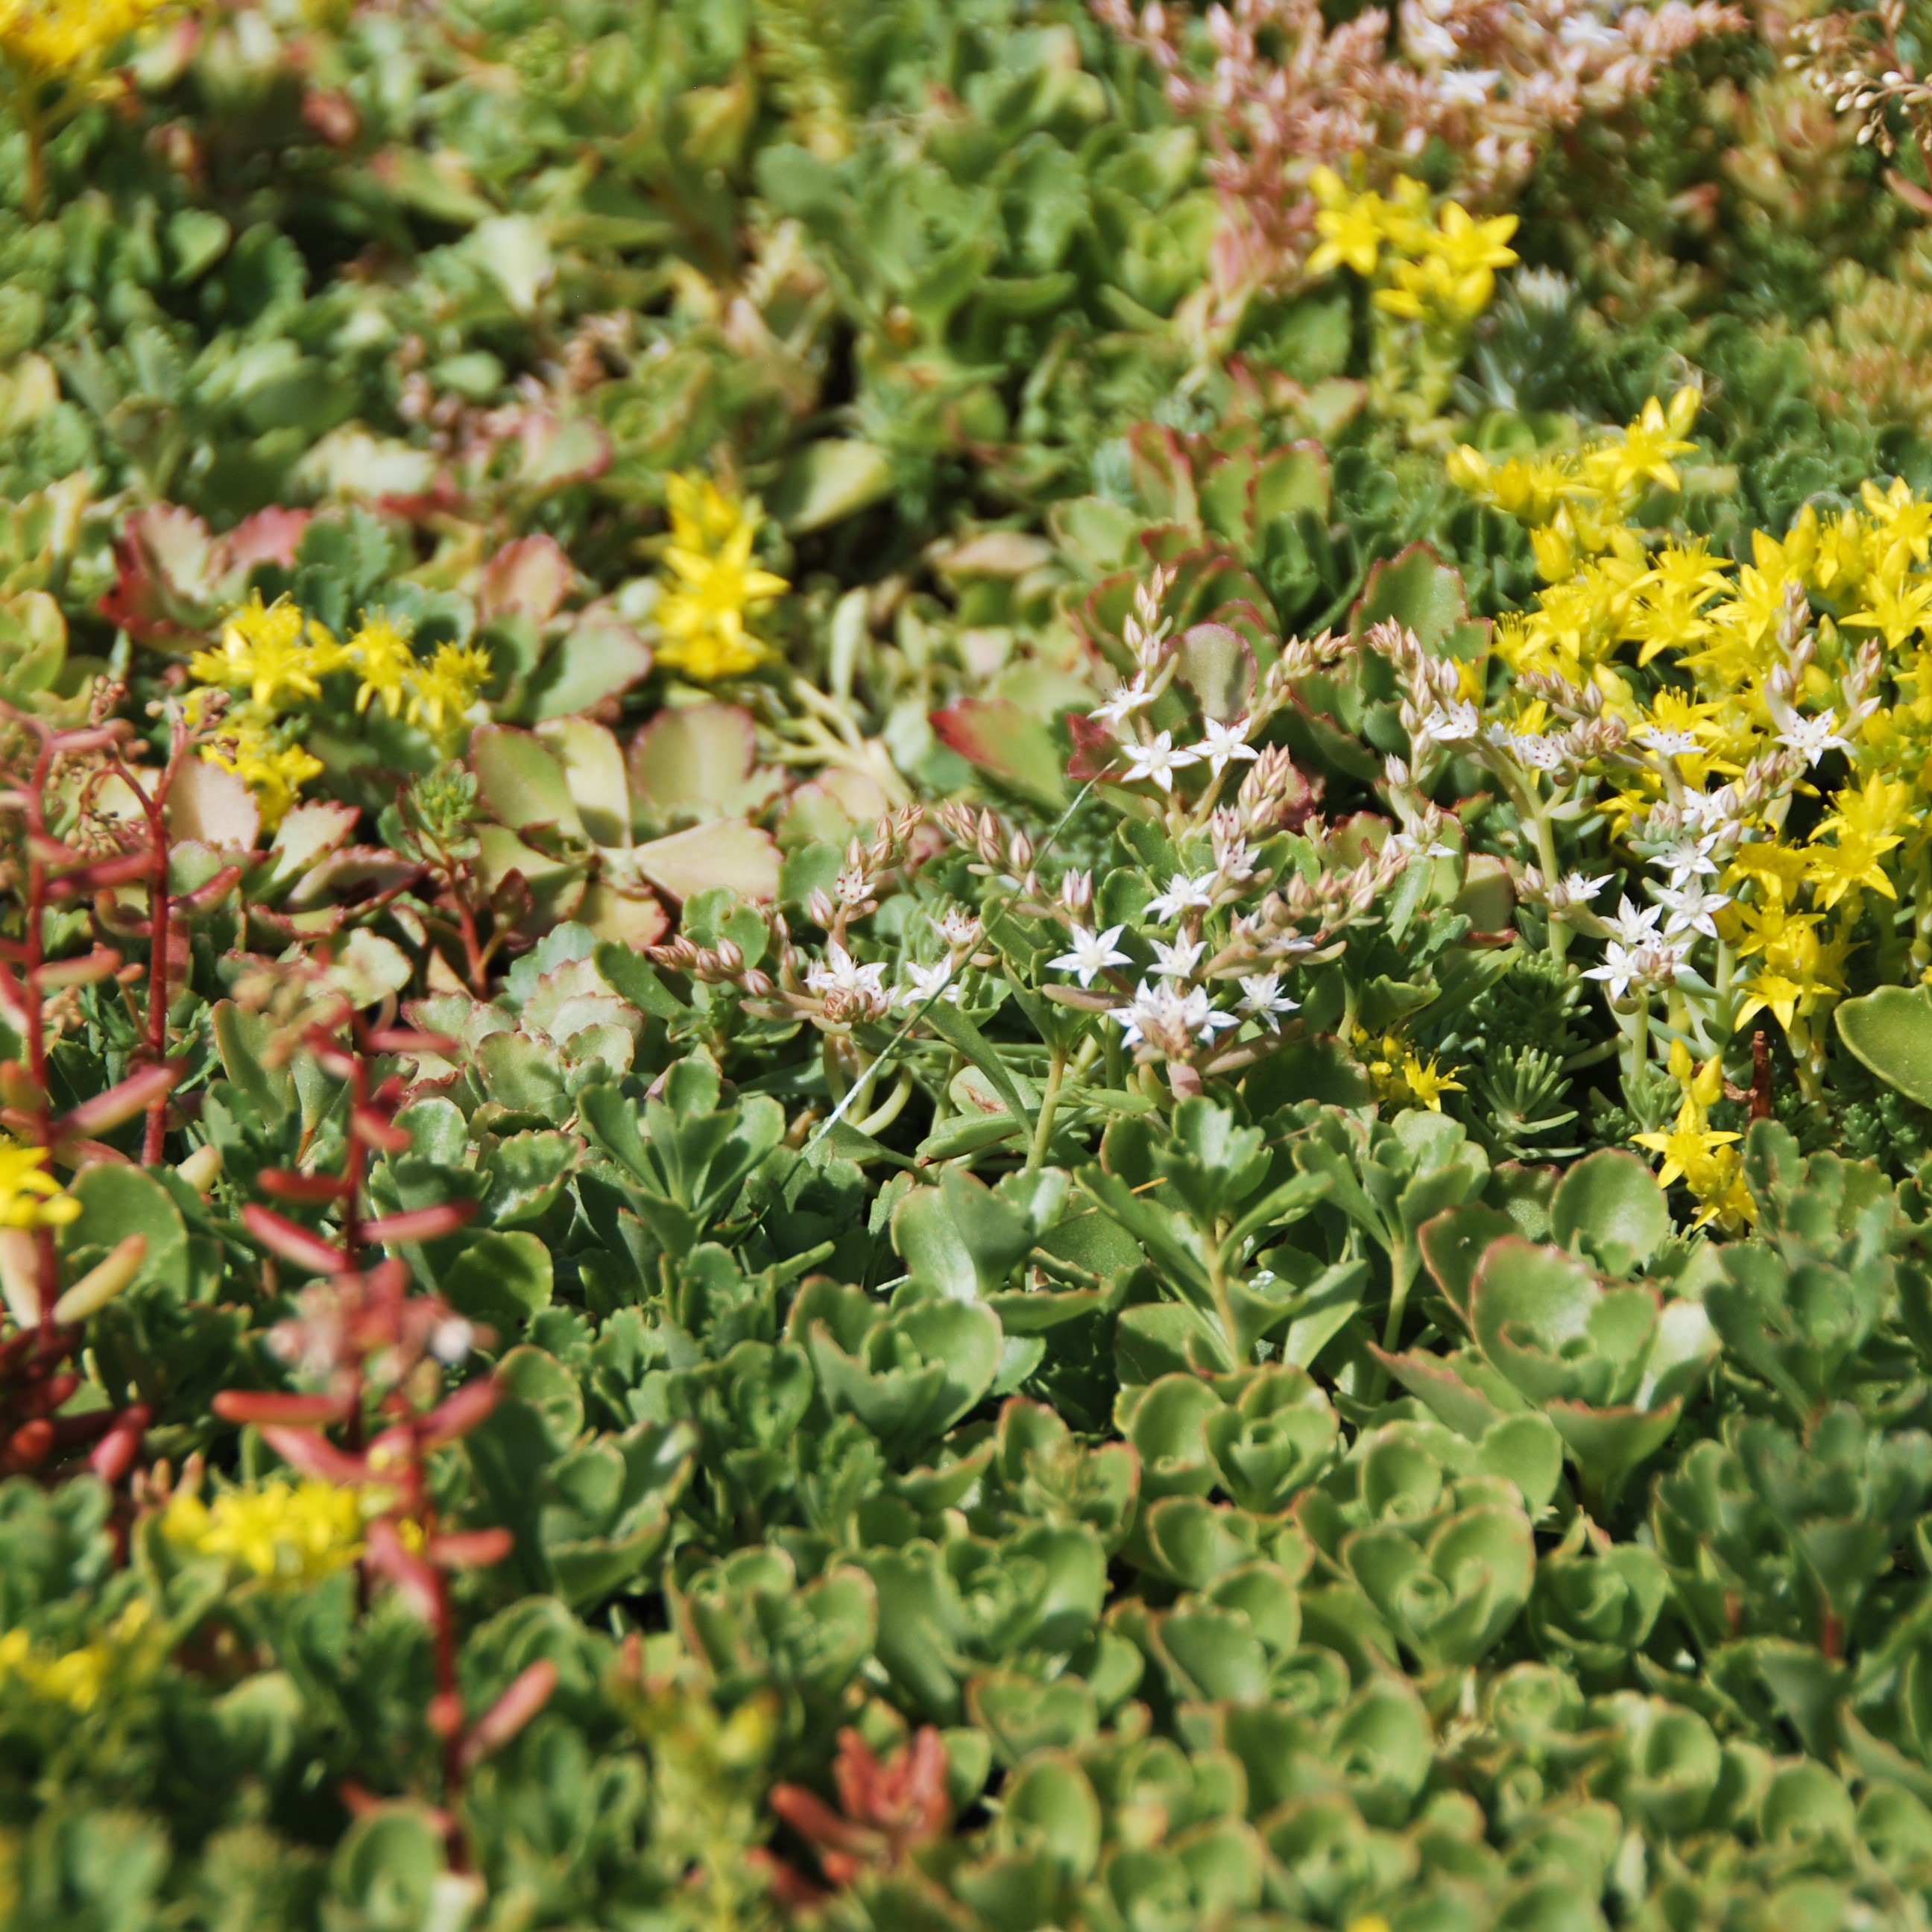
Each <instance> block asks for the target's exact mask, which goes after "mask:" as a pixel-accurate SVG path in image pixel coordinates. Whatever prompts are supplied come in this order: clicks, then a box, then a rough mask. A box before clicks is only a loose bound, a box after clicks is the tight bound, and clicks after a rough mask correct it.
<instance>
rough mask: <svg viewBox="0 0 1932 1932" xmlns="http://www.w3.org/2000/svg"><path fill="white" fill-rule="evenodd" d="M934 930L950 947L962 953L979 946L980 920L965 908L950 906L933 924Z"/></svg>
mask: <svg viewBox="0 0 1932 1932" xmlns="http://www.w3.org/2000/svg"><path fill="white" fill-rule="evenodd" d="M932 929H933V931H934V932H936V933H938V935H939V936H940V938H941V939H943V940H944V941H945V942H946V943H947V945H948V946H951V947H958V948H959V949H960V950H962V951H963V950H965V948H966V947H969V946H977V944H979V941H980V921H979V919H978V917H977V915H975V914H974V913H970V912H968V910H966V909H965V907H964V906H948V907H947V908H946V910H944V912H943V913H941V914H940V915H939V916H938V918H937V919H935V920H934V921H933V922H932Z"/></svg>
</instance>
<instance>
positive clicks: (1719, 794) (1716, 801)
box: [1679, 785, 1738, 837]
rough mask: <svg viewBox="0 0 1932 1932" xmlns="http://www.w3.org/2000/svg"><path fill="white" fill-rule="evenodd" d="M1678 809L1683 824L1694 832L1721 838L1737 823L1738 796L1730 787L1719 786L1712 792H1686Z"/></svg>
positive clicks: (1734, 789)
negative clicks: (1680, 812)
mask: <svg viewBox="0 0 1932 1932" xmlns="http://www.w3.org/2000/svg"><path fill="white" fill-rule="evenodd" d="M1679 810H1680V811H1682V813H1683V814H1684V822H1685V824H1687V825H1688V826H1690V827H1691V829H1693V830H1694V831H1696V832H1710V833H1712V834H1715V835H1718V836H1720V837H1721V836H1723V835H1725V834H1727V833H1728V832H1730V830H1731V829H1733V826H1735V825H1736V823H1737V815H1738V794H1737V792H1736V788H1735V787H1733V786H1730V785H1720V786H1719V787H1718V789H1717V790H1715V791H1713V792H1702V791H1690V792H1686V793H1685V794H1684V802H1683V804H1682V805H1681V806H1680V807H1679Z"/></svg>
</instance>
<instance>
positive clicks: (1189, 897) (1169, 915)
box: [1147, 872, 1214, 926]
mask: <svg viewBox="0 0 1932 1932" xmlns="http://www.w3.org/2000/svg"><path fill="white" fill-rule="evenodd" d="M1212 904H1214V874H1213V873H1212V872H1203V873H1202V874H1201V876H1200V877H1199V878H1198V879H1190V878H1189V877H1187V874H1185V873H1184V872H1176V873H1175V874H1174V876H1173V877H1172V878H1171V879H1169V880H1168V882H1167V890H1166V892H1159V893H1157V894H1156V895H1154V898H1151V899H1149V900H1148V902H1147V916H1148V918H1149V919H1157V920H1158V921H1159V922H1160V923H1161V924H1162V925H1163V926H1165V925H1166V924H1168V923H1169V922H1170V921H1171V920H1173V919H1178V918H1179V917H1180V916H1181V914H1182V913H1184V912H1187V911H1188V910H1190V909H1193V908H1196V907H1198V908H1199V909H1200V910H1203V911H1205V910H1207V908H1208V907H1210V906H1211V905H1212Z"/></svg>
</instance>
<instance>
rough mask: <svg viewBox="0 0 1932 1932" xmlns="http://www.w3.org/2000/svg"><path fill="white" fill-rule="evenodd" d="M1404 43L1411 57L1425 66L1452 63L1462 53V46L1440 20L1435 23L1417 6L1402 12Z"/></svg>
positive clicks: (1411, 6) (1406, 7) (1408, 6)
mask: <svg viewBox="0 0 1932 1932" xmlns="http://www.w3.org/2000/svg"><path fill="white" fill-rule="evenodd" d="M1402 41H1403V47H1404V48H1405V49H1406V51H1407V52H1408V55H1409V58H1410V59H1411V60H1412V61H1415V62H1417V63H1418V65H1421V66H1423V67H1436V66H1439V65H1441V64H1442V62H1445V61H1452V60H1454V58H1456V56H1457V55H1458V54H1459V53H1460V52H1462V50H1463V46H1462V43H1461V42H1460V40H1457V37H1456V36H1455V35H1454V34H1453V33H1451V31H1450V30H1449V29H1448V28H1447V27H1445V26H1444V25H1443V24H1442V22H1441V21H1440V20H1431V19H1430V17H1429V16H1428V15H1427V13H1424V11H1423V10H1422V9H1421V7H1418V6H1415V5H1413V4H1411V5H1406V6H1404V7H1403V10H1402Z"/></svg>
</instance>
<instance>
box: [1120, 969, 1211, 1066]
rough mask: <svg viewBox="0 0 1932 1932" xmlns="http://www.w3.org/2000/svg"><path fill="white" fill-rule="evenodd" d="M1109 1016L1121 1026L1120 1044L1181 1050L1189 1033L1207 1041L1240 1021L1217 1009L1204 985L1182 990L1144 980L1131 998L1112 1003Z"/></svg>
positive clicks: (1170, 1050) (1185, 1045)
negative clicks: (1119, 1002)
mask: <svg viewBox="0 0 1932 1932" xmlns="http://www.w3.org/2000/svg"><path fill="white" fill-rule="evenodd" d="M1108 1017H1109V1019H1112V1021H1113V1022H1115V1024H1116V1025H1118V1026H1119V1027H1120V1028H1121V1044H1122V1045H1123V1046H1155V1047H1157V1048H1160V1049H1163V1050H1164V1051H1166V1052H1183V1051H1184V1050H1185V1049H1186V1047H1187V1037H1188V1036H1189V1035H1190V1034H1193V1035H1194V1036H1196V1037H1198V1038H1199V1039H1200V1040H1203V1041H1208V1040H1212V1039H1213V1038H1214V1036H1215V1035H1216V1034H1217V1033H1219V1032H1220V1031H1223V1029H1224V1028H1228V1027H1233V1026H1239V1025H1241V1022H1240V1021H1239V1020H1238V1019H1236V1018H1235V1016H1234V1015H1233V1014H1232V1013H1220V1012H1218V1011H1217V1010H1216V1008H1215V1007H1214V1004H1213V1003H1212V1002H1211V1001H1210V1000H1209V999H1208V992H1207V989H1206V988H1205V987H1202V986H1195V987H1192V988H1190V989H1189V990H1188V991H1187V992H1185V993H1184V992H1181V990H1180V989H1179V988H1178V987H1175V986H1154V985H1153V984H1152V983H1150V982H1149V981H1148V980H1142V982H1141V983H1140V984H1139V986H1137V987H1136V988H1135V989H1134V997H1133V999H1132V1000H1130V1001H1129V1002H1128V1003H1127V1005H1125V1006H1124V1007H1115V1008H1114V1009H1113V1010H1112V1012H1111V1013H1109V1015H1108Z"/></svg>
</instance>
